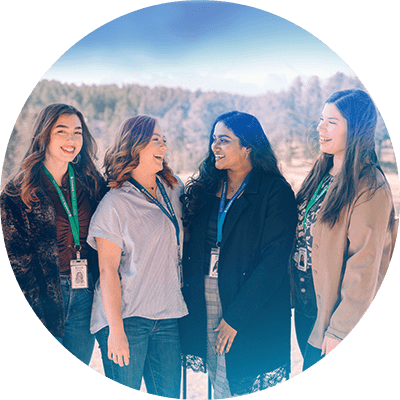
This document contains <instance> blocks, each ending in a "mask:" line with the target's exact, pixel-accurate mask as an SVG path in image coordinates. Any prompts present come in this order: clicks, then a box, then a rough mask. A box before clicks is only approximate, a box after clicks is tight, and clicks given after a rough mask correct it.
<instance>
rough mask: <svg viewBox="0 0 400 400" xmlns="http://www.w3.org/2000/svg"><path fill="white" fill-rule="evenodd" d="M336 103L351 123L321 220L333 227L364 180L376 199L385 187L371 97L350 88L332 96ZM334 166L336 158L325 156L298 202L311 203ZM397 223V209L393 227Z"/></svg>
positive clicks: (318, 162)
mask: <svg viewBox="0 0 400 400" xmlns="http://www.w3.org/2000/svg"><path fill="white" fill-rule="evenodd" d="M326 103H327V104H333V105H334V106H335V107H336V108H337V109H338V111H339V112H340V114H341V115H342V117H343V118H345V119H346V121H347V140H346V149H345V155H344V159H343V164H342V166H341V169H340V171H339V172H338V174H337V175H336V176H335V180H334V181H333V183H332V186H331V189H330V191H329V192H328V194H327V198H326V200H325V201H324V205H323V206H322V208H321V211H320V216H321V218H320V220H321V222H323V223H328V224H329V225H330V226H331V227H333V226H334V225H335V223H336V222H337V221H338V220H339V218H340V213H341V211H342V210H343V209H344V208H346V207H348V206H350V204H351V203H352V202H353V200H354V198H355V196H356V193H357V188H358V186H359V183H360V180H361V179H363V180H366V182H367V187H369V191H370V196H371V197H372V196H373V195H374V193H375V192H376V190H378V189H379V188H380V187H381V186H382V184H379V183H378V179H377V170H379V171H380V173H381V174H382V175H383V177H384V179H385V180H386V177H385V174H384V173H383V171H382V169H381V167H380V165H379V161H378V158H377V155H376V152H375V129H376V123H377V111H376V108H375V105H374V103H373V101H372V99H371V97H370V96H369V95H368V94H367V93H366V92H364V91H362V90H356V89H349V90H342V91H339V92H336V93H334V94H332V95H331V96H330V97H329V99H328V100H327V101H326ZM332 167H333V155H331V154H325V153H321V154H319V155H318V157H317V159H316V161H315V163H314V166H313V168H312V169H311V171H310V172H309V174H308V175H307V177H306V179H305V180H304V182H303V183H302V185H301V188H300V190H299V192H298V194H297V203H298V204H301V203H303V202H304V201H309V200H310V199H311V197H312V195H313V194H314V192H315V190H316V189H317V186H318V184H319V183H320V182H321V180H322V179H323V178H324V176H325V175H326V174H327V173H328V172H329V171H330V169H331V168H332ZM393 222H394V209H393V210H392V215H391V226H392V224H393Z"/></svg>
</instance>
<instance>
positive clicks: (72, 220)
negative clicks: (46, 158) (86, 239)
mask: <svg viewBox="0 0 400 400" xmlns="http://www.w3.org/2000/svg"><path fill="white" fill-rule="evenodd" d="M43 170H44V173H45V174H46V175H47V177H48V178H49V179H50V182H51V183H52V184H53V186H54V187H55V189H56V191H57V193H58V197H59V198H60V201H61V204H62V205H63V207H64V210H65V212H66V213H67V216H68V220H69V224H70V226H71V230H72V236H73V237H74V244H75V246H77V247H79V246H80V241H79V217H78V201H77V198H76V187H75V172H74V169H73V168H72V166H71V164H68V175H69V185H70V188H71V204H72V212H71V210H70V209H69V206H68V203H67V200H66V199H65V197H64V195H63V192H62V191H61V189H60V186H58V183H57V182H56V180H55V179H54V178H53V175H51V173H50V172H49V170H48V169H47V168H46V167H45V166H44V165H43Z"/></svg>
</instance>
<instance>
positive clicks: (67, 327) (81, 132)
mask: <svg viewBox="0 0 400 400" xmlns="http://www.w3.org/2000/svg"><path fill="white" fill-rule="evenodd" d="M95 153H96V144H95V141H94V139H93V137H92V136H91V134H90V132H89V129H88V127H87V125H86V123H85V121H84V118H83V116H82V114H81V113H80V112H79V111H78V110H77V109H75V108H74V107H72V106H69V105H65V104H51V105H49V106H47V107H45V108H44V109H42V110H41V111H40V113H39V115H38V117H37V119H36V121H35V124H34V126H33V135H32V140H31V143H30V147H29V149H28V151H27V153H26V155H25V157H24V158H23V160H22V164H21V168H20V170H19V172H18V173H17V174H16V175H15V176H14V177H12V178H11V179H10V180H9V182H8V183H7V184H6V186H5V188H4V190H3V192H2V193H1V196H0V206H1V222H2V227H3V233H4V240H5V245H6V249H7V253H8V257H9V259H10V263H11V266H12V268H13V271H14V274H15V276H16V278H17V281H18V283H19V285H20V287H21V289H22V291H23V293H24V295H25V297H26V299H27V301H28V303H29V304H30V306H31V307H32V308H33V310H34V311H35V313H36V315H37V316H38V318H40V320H41V321H42V322H43V324H44V325H45V326H46V328H47V329H48V330H49V331H50V332H51V333H52V334H53V335H54V336H55V337H56V338H57V339H58V340H59V341H60V342H61V343H62V344H63V345H64V346H65V347H66V348H67V349H68V350H69V351H71V352H72V353H73V354H74V355H75V356H77V357H78V358H79V359H80V360H81V361H83V362H85V363H86V364H88V363H89V361H90V357H91V354H92V351H93V346H94V336H93V335H91V334H90V331H89V323H90V314H91V307H92V301H93V280H95V279H96V278H97V276H98V265H97V256H96V253H95V252H94V251H93V250H92V249H91V248H90V247H89V246H88V245H87V244H86V236H87V230H88V226H89V221H90V217H91V216H92V214H93V212H94V210H95V208H96V206H97V204H98V202H99V201H100V199H101V197H102V193H103V192H104V191H105V190H104V189H105V184H104V180H103V178H102V177H101V175H100V173H99V172H98V171H97V169H96V167H95V165H94V162H93V160H94V158H95ZM71 210H72V211H71ZM68 214H70V217H68ZM71 221H72V222H71ZM73 227H75V228H74V229H73ZM79 258H80V259H81V261H78V262H76V259H79ZM83 260H86V261H83ZM74 262H75V264H74ZM84 264H87V267H86V270H85V268H84ZM76 266H77V267H78V270H75V269H74V268H76ZM71 271H76V278H78V277H79V280H76V281H77V282H79V283H77V285H74V280H71V278H73V277H72V276H71ZM82 277H84V278H85V279H84V280H83V281H82V279H81V278H82Z"/></svg>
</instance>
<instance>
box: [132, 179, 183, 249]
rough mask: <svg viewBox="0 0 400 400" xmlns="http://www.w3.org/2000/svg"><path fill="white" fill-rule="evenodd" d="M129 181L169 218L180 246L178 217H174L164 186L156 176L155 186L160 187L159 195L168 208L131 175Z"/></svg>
mask: <svg viewBox="0 0 400 400" xmlns="http://www.w3.org/2000/svg"><path fill="white" fill-rule="evenodd" d="M129 182H130V183H132V185H133V186H135V187H136V188H138V189H139V190H140V191H141V192H142V193H144V194H145V195H146V196H147V197H148V198H149V199H150V200H151V201H152V202H153V203H154V204H156V205H157V206H158V207H159V208H160V210H161V211H162V212H163V213H164V214H165V215H166V216H167V217H168V218H169V220H170V221H171V222H172V223H173V224H174V227H175V234H176V242H177V243H178V246H180V240H179V232H180V229H179V223H178V219H177V218H176V215H175V211H174V208H173V207H172V203H171V200H170V199H169V197H168V194H167V192H166V191H165V188H164V186H163V184H162V183H161V182H160V180H159V179H158V178H157V177H156V182H157V186H158V188H159V189H160V192H161V195H162V197H163V199H164V201H165V204H166V205H167V208H168V210H166V208H165V207H164V206H163V205H162V204H161V203H160V202H159V201H158V200H157V199H156V198H155V197H154V196H153V195H152V194H150V193H149V192H148V191H147V190H146V189H145V188H144V187H143V186H142V185H141V184H140V183H139V182H138V181H136V180H135V179H133V178H132V177H130V178H129Z"/></svg>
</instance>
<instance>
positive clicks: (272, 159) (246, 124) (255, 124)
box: [181, 111, 282, 225]
mask: <svg viewBox="0 0 400 400" xmlns="http://www.w3.org/2000/svg"><path fill="white" fill-rule="evenodd" d="M218 122H222V123H223V124H224V125H225V126H226V127H227V128H228V129H230V130H231V131H232V132H233V133H234V134H235V136H236V137H238V139H239V141H240V145H241V146H243V147H246V148H248V149H251V151H250V153H249V154H250V161H251V164H252V167H253V170H254V171H258V172H260V173H262V174H268V175H275V176H280V177H282V174H281V171H280V170H279V167H278V162H277V159H276V156H275V153H274V151H273V149H272V147H271V144H270V142H269V140H268V138H267V136H266V135H265V133H264V130H263V128H262V126H261V124H260V122H259V121H258V120H257V118H256V117H254V116H253V115H250V114H247V113H243V112H239V111H230V112H228V113H225V114H222V115H220V116H219V117H218V118H217V119H216V120H215V122H214V124H213V126H212V129H211V133H210V139H209V144H208V153H207V154H206V157H205V159H204V161H203V162H202V163H201V164H200V166H199V171H198V173H197V174H195V176H193V177H191V178H190V179H189V180H188V182H187V184H186V187H185V194H184V195H183V196H182V197H181V200H182V203H183V209H184V219H183V221H184V224H185V225H188V224H189V223H190V221H191V220H192V218H193V217H194V216H195V215H197V214H198V213H199V212H200V211H201V209H202V208H203V206H204V203H205V201H204V200H205V198H206V197H207V196H208V195H215V194H216V193H217V192H218V190H219V189H220V187H221V185H222V182H223V180H224V179H225V177H226V176H227V171H226V170H219V169H217V168H216V167H215V156H214V153H213V151H212V149H211V145H212V144H213V141H214V139H213V135H214V130H215V126H216V125H217V123H218Z"/></svg>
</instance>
